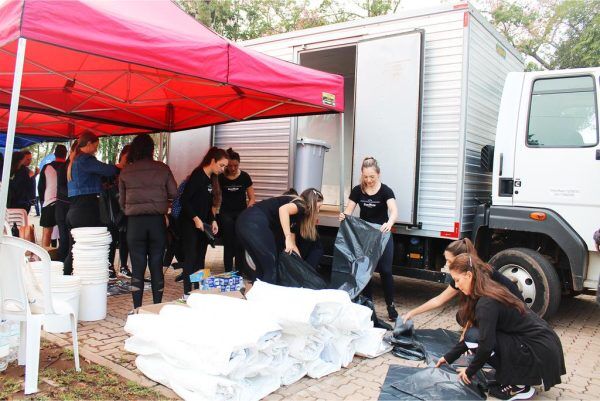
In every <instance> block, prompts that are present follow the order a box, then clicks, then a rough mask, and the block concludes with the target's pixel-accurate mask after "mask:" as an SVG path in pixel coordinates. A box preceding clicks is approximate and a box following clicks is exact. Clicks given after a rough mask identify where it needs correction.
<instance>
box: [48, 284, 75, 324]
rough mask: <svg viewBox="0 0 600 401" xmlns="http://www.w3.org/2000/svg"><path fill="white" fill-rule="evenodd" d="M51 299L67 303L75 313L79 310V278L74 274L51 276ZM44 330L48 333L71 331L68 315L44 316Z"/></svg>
mask: <svg viewBox="0 0 600 401" xmlns="http://www.w3.org/2000/svg"><path fill="white" fill-rule="evenodd" d="M51 292H52V301H53V302H54V301H63V302H65V303H67V304H68V305H69V306H70V307H71V308H72V310H73V312H74V313H75V319H77V314H78V311H79V292H80V279H79V277H75V276H61V277H53V278H52V282H51ZM44 330H46V331H47V332H48V333H67V332H70V331H71V322H70V320H69V316H66V315H63V316H55V317H50V318H46V321H45V322H44Z"/></svg>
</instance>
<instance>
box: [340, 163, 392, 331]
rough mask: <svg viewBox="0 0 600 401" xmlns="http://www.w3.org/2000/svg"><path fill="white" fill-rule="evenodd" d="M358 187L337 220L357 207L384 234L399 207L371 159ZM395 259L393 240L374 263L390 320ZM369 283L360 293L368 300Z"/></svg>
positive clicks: (389, 228)
mask: <svg viewBox="0 0 600 401" xmlns="http://www.w3.org/2000/svg"><path fill="white" fill-rule="evenodd" d="M360 171H361V177H360V185H357V186H355V187H354V188H352V192H350V199H349V200H348V204H347V205H346V209H345V210H344V213H340V221H342V220H343V219H345V218H346V215H351V214H352V212H354V208H355V207H356V205H358V206H359V207H360V218H361V219H363V220H365V221H367V222H369V223H374V224H379V225H381V227H380V230H381V232H384V233H387V232H389V231H390V230H391V229H392V226H393V225H394V222H395V221H396V217H397V216H398V208H397V206H396V199H395V197H394V191H392V189H391V188H390V187H388V186H387V185H385V184H383V183H382V182H381V181H380V180H379V174H380V172H381V170H380V169H379V165H378V164H377V160H375V159H374V158H372V157H366V158H365V159H364V160H363V162H362V166H361V170H360ZM393 260H394V241H393V239H392V238H390V240H389V241H388V243H387V245H386V247H385V250H384V251H383V255H381V258H380V259H379V262H378V263H377V269H376V271H378V272H379V275H380V276H381V281H382V284H383V295H384V297H385V303H386V304H387V312H388V316H389V318H390V320H392V321H394V320H396V318H397V317H398V312H397V311H396V306H395V305H394V276H393V275H392V262H393ZM371 293H372V290H371V283H369V284H368V285H367V287H366V288H365V289H364V290H363V295H364V296H366V297H367V298H371V296H372V295H371Z"/></svg>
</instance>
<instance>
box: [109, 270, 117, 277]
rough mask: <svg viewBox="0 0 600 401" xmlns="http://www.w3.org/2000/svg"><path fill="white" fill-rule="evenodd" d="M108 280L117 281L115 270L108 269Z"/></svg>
mask: <svg viewBox="0 0 600 401" xmlns="http://www.w3.org/2000/svg"><path fill="white" fill-rule="evenodd" d="M108 279H109V280H116V279H117V273H115V271H114V270H113V269H108Z"/></svg>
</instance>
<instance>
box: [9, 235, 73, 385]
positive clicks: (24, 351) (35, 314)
mask: <svg viewBox="0 0 600 401" xmlns="http://www.w3.org/2000/svg"><path fill="white" fill-rule="evenodd" d="M26 252H31V253H33V254H35V255H37V256H38V257H39V258H40V259H41V260H42V262H44V264H45V265H47V269H44V272H43V275H42V288H41V292H39V293H35V292H37V291H36V289H35V288H32V284H31V281H29V282H28V280H27V279H26V274H27V273H28V272H29V271H28V270H27V269H28V267H26V263H25V262H26V259H25V253H26ZM0 255H2V258H1V261H0V318H2V319H7V320H13V321H19V322H21V324H20V327H21V337H20V345H19V365H25V394H32V393H35V392H37V391H38V387H37V384H38V370H39V361H40V334H41V329H42V324H43V323H44V320H45V318H46V317H49V315H69V318H70V321H71V335H72V337H73V356H74V358H75V369H76V370H77V371H80V368H79V347H78V342H77V320H76V319H75V313H74V312H73V310H72V308H71V307H70V305H69V304H67V303H66V302H62V301H60V300H55V301H53V300H52V293H51V291H50V255H48V252H46V251H45V250H44V249H43V248H42V247H40V246H38V245H35V244H32V243H31V242H29V241H26V240H24V239H21V238H16V237H12V236H7V235H3V236H2V237H0Z"/></svg>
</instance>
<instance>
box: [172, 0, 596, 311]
mask: <svg viewBox="0 0 600 401" xmlns="http://www.w3.org/2000/svg"><path fill="white" fill-rule="evenodd" d="M244 45H245V46H247V47H250V48H252V49H255V50H258V51H261V52H263V53H266V54H269V55H272V56H274V57H279V58H282V59H285V60H288V61H291V62H296V63H300V64H302V65H305V66H308V67H312V68H316V69H320V70H324V71H328V72H333V73H338V74H340V75H343V76H344V78H345V99H344V100H345V104H346V111H345V113H344V114H343V118H340V117H339V116H337V115H324V116H308V117H299V118H280V119H274V120H259V121H252V122H237V123H232V124H226V125H221V126H216V127H213V128H212V129H203V130H199V131H198V132H197V133H196V134H191V135H190V134H189V133H185V134H181V135H180V134H174V135H172V136H171V143H170V144H169V164H171V165H172V167H173V169H174V171H175V175H176V178H178V179H180V178H183V177H184V176H185V174H186V172H189V171H191V169H192V168H193V167H194V166H195V164H196V163H197V162H198V159H199V158H201V157H202V155H201V152H202V149H203V148H206V147H208V146H209V145H211V144H214V145H216V146H219V147H223V148H227V147H233V148H234V149H235V150H236V151H237V152H239V153H240V155H241V158H242V164H241V167H242V168H243V169H244V170H245V171H248V172H249V173H250V175H251V176H252V178H253V181H254V187H255V190H256V193H257V195H258V197H259V198H265V197H269V196H275V195H279V194H281V193H282V192H284V191H285V190H286V189H287V188H288V187H291V186H293V185H294V182H293V177H294V167H295V163H294V155H295V151H296V141H297V140H298V139H299V138H312V139H317V140H322V141H325V142H327V143H328V144H329V145H330V146H331V149H330V150H329V152H328V153H327V154H326V156H325V166H324V171H323V186H322V190H323V193H324V195H325V205H324V207H323V209H322V213H321V215H320V220H319V230H320V233H321V238H322V240H323V242H324V245H325V249H326V253H328V254H329V255H331V250H332V247H333V239H334V238H335V234H336V232H337V226H338V221H337V215H338V213H339V211H340V210H341V209H343V206H344V203H345V202H346V200H347V198H348V194H349V191H350V189H351V188H352V186H353V185H356V184H357V183H358V179H359V169H360V161H361V160H362V158H363V157H365V156H373V157H375V158H376V159H378V161H379V164H380V166H381V168H382V177H381V178H382V181H383V182H384V183H386V184H387V185H389V186H390V187H391V188H392V189H393V190H394V192H395V195H396V201H397V204H398V209H399V217H398V220H397V224H396V225H395V227H394V236H393V239H394V244H395V255H394V273H395V274H398V275H403V276H408V277H412V278H419V279H427V280H433V281H438V282H443V281H445V280H446V274H445V273H443V272H441V271H440V270H441V268H442V267H443V265H444V260H443V256H442V255H443V250H444V248H445V246H446V245H447V244H448V243H449V242H450V241H451V240H454V239H458V238H462V237H466V236H468V237H471V238H472V239H474V241H476V245H477V247H478V250H479V251H480V252H481V254H482V257H483V258H486V259H487V258H492V262H493V263H494V264H495V266H496V267H497V268H499V269H501V270H502V272H503V273H504V274H506V275H508V276H510V277H511V278H512V279H513V280H515V281H517V282H518V284H519V287H520V288H521V291H522V292H523V294H524V297H525V299H526V302H527V303H528V305H529V306H530V307H532V309H534V310H535V311H536V312H538V313H540V314H541V315H543V316H549V315H551V314H552V313H553V312H555V311H556V308H557V307H558V304H559V302H560V298H561V294H563V293H578V292H581V291H584V290H585V289H591V288H594V289H595V286H596V285H597V279H598V274H599V273H600V258H599V257H598V252H594V244H592V235H593V232H594V230H595V229H596V228H598V227H600V218H598V217H596V216H599V215H600V214H599V213H598V212H600V209H599V206H598V204H599V203H600V201H599V200H597V199H594V198H592V197H591V195H592V194H594V193H595V194H596V197H598V196H599V195H600V187H599V185H600V180H598V179H594V178H593V177H598V178H600V176H598V175H597V174H598V172H599V171H598V170H599V169H600V161H596V160H595V159H594V157H596V156H595V153H594V152H597V149H598V140H597V123H596V121H597V120H596V119H597V113H596V114H594V113H595V110H597V105H596V103H594V104H593V105H590V104H587V103H586V104H585V105H581V106H579V105H577V104H576V105H574V106H573V107H572V108H570V107H569V105H568V104H567V103H568V99H566V100H560V102H561V103H557V102H559V100H556V99H558V98H560V96H559V95H550V97H549V98H546V97H544V96H545V94H546V93H547V92H548V93H550V94H552V93H554V92H552V91H558V92H557V93H559V94H560V93H563V92H564V93H565V94H566V95H565V96H567V97H568V98H569V99H571V98H573V99H574V100H573V101H575V102H579V103H581V102H583V98H582V97H581V96H577V95H573V93H578V92H576V90H579V89H577V88H582V89H581V91H582V93H585V95H582V96H588V97H589V96H592V97H594V99H595V96H597V95H596V92H595V85H596V84H597V82H598V78H597V72H594V71H575V72H573V71H566V72H548V73H537V74H539V75H536V74H535V73H526V74H524V73H519V71H522V70H523V63H522V59H521V56H520V55H519V53H518V52H517V51H516V50H515V49H514V48H513V47H512V46H511V45H510V44H509V43H508V42H507V41H506V40H505V39H504V38H503V37H502V36H501V35H500V34H498V32H496V31H495V29H494V28H493V27H492V26H491V25H490V24H489V23H488V22H487V21H486V20H485V18H484V17H483V16H481V14H479V13H478V12H477V11H476V10H475V9H474V8H473V7H471V6H470V5H468V4H466V3H460V4H457V5H444V6H440V7H436V8H431V9H427V10H419V11H413V10H411V11H406V12H402V13H397V14H393V15H387V16H383V17H376V18H369V19H365V20H360V21H352V22H347V23H342V24H335V25H328V26H323V27H318V28H312V29H307V30H302V31H296V32H290V33H286V34H281V35H275V36H270V37H266V38H260V39H256V40H253V41H249V42H246V43H244ZM544 74H550V75H548V77H550V76H551V74H556V75H561V74H562V75H568V74H571V75H573V74H575V76H577V77H580V78H575V80H573V81H569V80H559V81H540V82H542V83H541V84H536V83H535V82H537V80H539V79H542V77H544ZM594 74H595V75H594ZM581 77H588V78H586V79H584V78H581ZM544 79H545V78H544ZM548 79H550V78H548ZM565 79H566V78H565ZM589 79H591V82H592V83H591V84H590V83H589V82H588V83H585V82H584V81H586V80H589ZM505 81H506V89H505V91H504V94H503V92H502V87H503V86H504V85H505ZM552 82H555V83H557V85H558V87H557V88H555V87H554V86H553V85H552ZM570 82H573V84H572V85H571V84H569V83H570ZM586 82H587V81H586ZM532 85H533V86H532ZM535 85H538V86H535ZM540 85H541V87H539V86H540ZM585 85H587V86H585ZM590 85H591V86H590ZM573 88H575V89H573ZM590 88H591V89H590ZM532 90H533V93H534V95H533V97H532V95H531V93H532V92H531V91H532ZM552 96H554V97H552ZM501 98H502V103H501ZM531 99H533V100H536V99H543V102H546V103H544V104H546V106H551V107H552V109H551V111H550V112H549V111H548V108H543V107H542V106H543V105H544V104H541V103H539V104H538V103H535V105H534V106H535V107H534V109H533V111H532V112H531V113H530V112H529V102H530V100H531ZM546 99H547V100H546ZM561 99H562V98H561ZM588 100H589V99H588ZM559 106H560V107H563V106H564V107H565V109H564V110H563V109H560V108H559ZM590 107H591V108H590ZM499 113H500V114H499ZM536 113H537V114H536ZM561 113H564V120H563V119H561V116H562V115H563V114H561ZM586 113H587V114H586ZM590 113H591V114H590ZM538 114H539V118H538V117H536V118H537V119H535V120H532V118H533V117H531V116H534V115H536V116H537V115H538ZM499 115H500V117H499ZM530 115H531V116H530ZM545 117H548V119H545ZM585 118H587V120H585ZM528 121H534V123H533V124H534V125H533V126H532V125H531V124H532V123H528ZM586 121H587V122H588V123H589V124H588V126H584V124H583V123H584V122H586ZM569 122H571V125H568V124H569ZM528 124H530V125H528ZM497 126H498V129H497ZM563 126H564V127H565V128H566V127H567V126H568V127H569V129H570V130H573V131H576V132H578V133H579V135H580V136H581V141H583V142H582V144H580V145H574V144H572V145H568V146H566V147H567V149H565V146H562V145H564V143H563V142H561V140H560V139H557V138H553V139H552V141H553V142H548V138H547V137H546V136H545V135H546V134H545V133H544V132H545V130H547V129H550V128H552V129H557V128H558V127H563ZM528 127H532V128H531V129H529V128H528ZM578 130H579V131H578ZM525 132H528V135H529V137H528V138H529V139H528V141H529V142H525V139H523V138H525V136H524V135H526V134H525ZM556 135H558V134H556ZM569 135H572V134H571V133H570V134H569ZM575 136H576V135H574V134H573V137H575ZM534 143H536V144H534ZM577 143H578V144H579V142H577ZM494 144H495V151H494V149H493V146H494ZM190 149H196V151H195V152H194V156H191V155H192V153H191V152H190V151H189V150H190ZM196 152H197V153H196ZM586 152H588V153H593V154H592V156H589V155H587V153H586ZM530 153H531V154H530ZM584 154H585V157H584ZM182 155H185V157H182ZM492 156H493V157H495V158H496V160H494V161H492ZM590 157H591V159H590ZM562 158H568V159H564V162H562V163H561V160H563V159H562ZM588 159H589V160H588ZM482 163H483V165H482ZM578 163H583V164H585V169H581V167H583V166H581V167H579V166H578ZM492 164H493V165H494V166H495V169H496V170H494V172H493V174H492V169H491V166H492ZM546 165H548V167H543V166H546ZM576 166H577V167H576ZM575 168H577V170H573V169H575ZM569 171H577V172H578V174H574V173H572V172H571V173H569ZM580 171H584V172H583V174H590V178H591V179H588V180H584V179H583V178H582V177H581V174H582V173H580ZM594 172H595V173H596V175H594ZM563 181H564V182H563ZM545 185H546V186H545ZM510 191H513V192H510ZM567 204H569V205H571V206H566V205H567ZM575 204H576V205H575ZM584 204H585V206H583V205H584ZM580 207H581V208H582V209H580ZM530 208H531V209H532V210H530ZM575 210H577V211H575ZM523 213H525V215H523ZM531 213H534V214H533V215H532V216H534V217H535V218H536V219H535V220H534V219H533V217H530V214H531ZM536 213H537V214H536ZM544 213H545V214H544ZM523 216H525V217H523ZM542 216H545V219H543V217H542ZM594 217H596V218H595V219H594ZM580 218H581V224H577V223H576V222H575V221H573V219H580ZM517 223H519V224H517ZM594 225H596V226H598V227H595V228H594V227H593V226H594ZM550 227H551V228H550ZM559 227H560V228H563V229H564V230H567V231H568V232H569V234H568V235H567V234H566V232H567V231H564V232H562V233H560V234H559V233H558V231H557V230H558V228H559ZM569 230H570V231H569ZM569 235H570V236H569ZM575 238H577V240H575ZM588 251H589V253H588Z"/></svg>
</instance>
